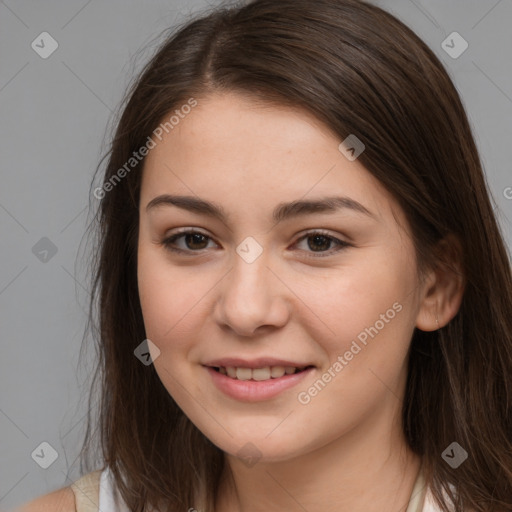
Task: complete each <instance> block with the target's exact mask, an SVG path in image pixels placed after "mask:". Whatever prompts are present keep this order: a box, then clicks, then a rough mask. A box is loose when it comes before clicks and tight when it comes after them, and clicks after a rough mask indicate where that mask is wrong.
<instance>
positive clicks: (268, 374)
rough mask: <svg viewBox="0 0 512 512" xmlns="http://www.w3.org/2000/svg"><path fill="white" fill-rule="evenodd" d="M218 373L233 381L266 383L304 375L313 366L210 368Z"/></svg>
mask: <svg viewBox="0 0 512 512" xmlns="http://www.w3.org/2000/svg"><path fill="white" fill-rule="evenodd" d="M209 368H212V369H213V370H214V371H216V372H217V373H220V374H222V375H225V376H226V377H229V378H231V379H233V380H252V381H265V380H272V379H280V378H281V377H284V376H285V375H294V374H296V373H302V372H304V371H306V370H309V369H310V368H313V365H308V366H302V367H296V366H264V367H262V368H247V367H243V366H210V367H209Z"/></svg>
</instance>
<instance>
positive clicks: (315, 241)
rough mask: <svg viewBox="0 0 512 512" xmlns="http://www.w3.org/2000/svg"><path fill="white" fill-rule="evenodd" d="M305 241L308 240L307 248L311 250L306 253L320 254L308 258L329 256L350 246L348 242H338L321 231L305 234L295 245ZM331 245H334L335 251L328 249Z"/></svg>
mask: <svg viewBox="0 0 512 512" xmlns="http://www.w3.org/2000/svg"><path fill="white" fill-rule="evenodd" d="M305 240H308V242H307V247H308V248H309V249H311V251H306V252H313V253H322V254H310V255H308V257H313V258H317V257H323V256H330V255H332V254H333V253H335V252H338V251H341V250H342V249H345V248H346V247H350V246H351V245H350V244H349V243H348V242H344V241H343V240H339V239H338V238H336V237H333V236H331V235H329V234H327V233H325V232H323V231H310V232H309V233H306V234H305V235H304V236H303V237H301V238H299V240H298V241H297V242H296V244H297V243H299V242H302V241H305ZM332 243H334V244H335V245H336V248H335V249H331V248H330V246H331V244H332ZM325 249H327V250H325ZM329 249H330V250H329Z"/></svg>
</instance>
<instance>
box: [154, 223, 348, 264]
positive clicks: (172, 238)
mask: <svg viewBox="0 0 512 512" xmlns="http://www.w3.org/2000/svg"><path fill="white" fill-rule="evenodd" d="M193 234H198V235H202V236H204V237H205V238H207V239H209V240H212V238H211V237H209V236H208V235H205V234H204V233H201V232H200V231H196V230H187V231H180V232H178V233H174V234H173V235H171V236H169V237H167V238H165V239H164V240H162V242H161V244H162V245H163V246H164V247H165V249H166V250H168V251H171V252H174V253H180V254H187V255H190V253H194V252H195V253H200V252H201V251H204V250H205V249H201V250H199V251H194V250H192V249H188V250H183V249H177V248H176V247H173V246H172V244H173V243H174V242H175V241H176V240H177V239H179V238H181V237H183V236H184V235H193ZM317 235H320V236H323V237H325V238H327V239H328V240H330V241H332V242H335V243H336V244H337V246H338V247H337V248H336V249H334V250H333V249H330V250H328V251H319V252H317V253H315V252H313V251H305V252H311V254H312V255H311V256H307V257H308V258H322V257H326V256H331V255H332V254H334V253H337V252H339V251H341V250H343V249H345V248H347V247H351V246H352V245H351V244H349V243H348V242H344V241H343V240H339V239H338V238H335V237H333V236H332V235H329V234H327V233H325V232H324V231H322V230H317V231H310V232H308V233H306V234H304V235H303V236H302V237H300V238H299V239H298V240H297V241H296V242H295V244H297V243H299V242H302V240H304V239H307V238H309V237H312V236H317Z"/></svg>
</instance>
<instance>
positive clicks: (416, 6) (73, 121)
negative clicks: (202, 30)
mask: <svg viewBox="0 0 512 512" xmlns="http://www.w3.org/2000/svg"><path fill="white" fill-rule="evenodd" d="M375 3H377V4H378V5H380V6H381V7H384V8H385V9H387V10H389V11H390V12H392V13H393V14H395V15H396V16H397V17H398V18H400V19H401V20H402V21H404V22H405V23H406V24H407V25H409V26H410V27H411V28H412V29H413V30H415V31H416V32H417V34H418V35H419V36H420V37H421V38H422V39H423V40H424V41H426V42H427V44H429V45H430V47H431V48H432V49H433V50H434V51H435V53H436V54H437V55H438V56H439V57H440V59H441V60H442V62H443V63H444V64H445V66H446V67H447V68H448V71H449V73H450V75H451V76H452V78H453V80H454V82H455V84H456V86H457V88H458V90H459V91H460V94H461V96H462V99H463V102H464V104H465V106H466V109H467V111H468V114H469V118H470V121H471V124H472V126H473V129H474V131H475V136H476V141H477V145H478V147H479V150H480V152H481V156H482V160H483V163H484V166H485V171H486V175H487V180H488V183H489V186H490V189H491V193H492V195H493V198H494V201H495V205H496V214H497V216H498V219H499V222H500V223H501V226H502V228H503V231H504V235H505V238H506V242H507V244H508V246H509V247H511V246H512V235H511V223H510V219H511V218H512V188H508V187H512V173H511V170H510V166H511V163H510V162H511V160H512V149H511V144H510V135H511V134H512V73H511V58H510V56H511V54H512V32H511V31H510V28H509V27H510V23H511V21H512V2H511V1H510V0H499V1H498V0H486V1H482V0H459V1H451V2H446V1H445V0H436V1H426V0H424V1H420V0H415V1H412V0H396V1H395V0H392V1H391V0H384V1H380V2H375ZM217 4H218V2H213V3H211V4H210V5H217ZM208 5H209V4H208V3H207V2H204V1H203V2H201V1H197V0H196V1H189V2H185V1H178V0H168V1H164V0H152V1H147V2H142V1H135V0H130V1H126V0H125V1H120V0H109V1H108V2H107V1H103V2H100V1H99V0H89V1H86V0H72V1H70V0H67V1H64V0H47V1H44V2H43V1H36V0H33V1H28V0H5V1H0V120H1V121H0V130H1V132H0V148H1V149H0V154H1V155H2V158H1V171H0V172H1V186H0V226H1V232H0V254H1V266H0V326H1V347H2V353H1V357H0V460H1V464H0V509H1V510H7V509H10V508H12V507H14V506H17V505H19V504H21V503H24V502H25V501H27V500H29V499H32V498H34V497H36V496H39V495H41V494H45V493H47V492H50V491H52V490H55V489H57V488H60V487H63V486H65V485H70V484H71V482H72V481H74V480H76V479H77V478H79V477H80V476H81V475H80V473H79V466H78V461H77V459H76V458H77V455H78V452H79V448H80V446H81V441H82V436H83V434H84V428H85V423H84V415H85V413H86V410H87V409H86V405H87V402H86V397H87V392H88V384H89V381H90V371H91V369H92V362H93V359H92V358H93V355H94V352H93V351H92V350H89V351H88V352H87V353H86V355H85V356H84V358H83V363H84V364H83V365H81V366H78V356H79V351H80V345H81V341H82V335H83V331H84V327H85V321H86V313H87V305H88V302H87V301H88V298H89V292H88V290H87V286H88V285H87V283H88V282H89V281H88V279H87V267H86V262H87V260H88V246H87V245H86V239H85V238H84V235H85V228H86V226H87V224H88V222H90V220H91V212H89V200H91V204H92V205H94V206H95V198H94V197H92V196H91V198H90V197H89V187H90V183H91V179H92V176H93V172H94V170H95V168H96V166H97V164H98V162H99V159H100V157H101V156H102V154H103V152H104V149H105V147H106V145H105V137H106V136H108V133H110V132H109V130H110V128H111V126H110V125H111V122H112V118H113V112H114V111H115V109H116V107H117V105H118V103H119V102H120V101H121V99H122V97H123V93H124V91H125V88H126V86H127V84H128V83H129V81H130V80H131V79H132V77H133V75H134V72H136V71H137V70H138V69H140V68H141V66H142V65H143V64H144V62H145V61H146V60H147V58H148V57H149V55H150V54H151V53H152V52H153V50H154V48H155V44H156V42H158V40H156V41H155V37H156V36H158V35H159V34H161V32H162V31H163V30H164V29H166V28H167V27H172V26H173V25H175V24H176V23H181V22H182V21H184V20H185V19H187V18H188V17H189V16H190V15H191V14H193V13H195V12H197V11H198V10H202V9H203V8H205V7H208ZM453 31H457V32H459V33H460V34H461V35H462V37H463V38H464V39H465V40H466V41H467V42H468V43H469V47H468V49H467V50H466V51H465V52H464V53H463V54H462V55H461V56H460V57H458V58H456V59H454V58H452V57H451V56H449V55H448V54H447V53H446V52H445V50H444V49H443V48H442V46H441V44H442V42H443V41H444V40H445V39H446V38H447V36H448V35H449V34H451V33H452V32H453ZM42 32H48V33H50V34H51V36H52V37H53V38H54V39H55V40H56V41H57V42H58V48H57V50H56V51H55V52H54V53H53V54H52V55H50V56H49V57H48V58H46V59H43V58H41V57H40V56H39V55H38V54H37V53H36V51H34V50H33V49H32V47H31V43H32V41H34V40H36V42H38V41H40V39H39V38H38V36H39V34H41V33H42ZM36 38H37V39H36ZM39 44H40V45H41V43H40V42H39ZM450 44H451V43H450ZM454 44H455V43H454ZM457 44H458V43H456V45H455V46H456V48H457ZM45 48H46V50H47V49H48V48H49V44H48V41H46V44H45ZM41 51H42V50H41ZM45 237H46V238H47V239H49V240H50V241H51V244H53V245H54V246H55V248H56V249H57V252H56V253H55V254H52V251H51V247H52V245H51V244H50V243H49V242H48V241H47V240H43V241H40V240H41V239H42V238H45ZM36 244H37V245H36ZM34 246H35V247H36V248H35V249H33V247H34ZM49 247H50V252H48V253H47V254H45V253H44V252H43V250H44V249H45V248H46V249H48V248H49ZM45 260H46V261H45ZM42 442H47V443H49V444H50V445H51V446H52V447H53V448H54V449H55V450H56V451H57V453H58V458H57V459H56V460H55V462H54V463H53V464H52V465H51V466H49V467H48V469H43V468H42V467H40V466H39V465H38V464H36V462H35V460H34V459H33V458H32V456H31V454H32V453H33V452H34V450H35V449H36V448H38V447H39V445H40V444H41V443H42ZM43 450H45V448H44V447H43ZM38 453H40V449H39V450H38ZM44 453H45V457H46V456H47V455H46V454H48V453H49V452H48V450H47V449H46V451H44Z"/></svg>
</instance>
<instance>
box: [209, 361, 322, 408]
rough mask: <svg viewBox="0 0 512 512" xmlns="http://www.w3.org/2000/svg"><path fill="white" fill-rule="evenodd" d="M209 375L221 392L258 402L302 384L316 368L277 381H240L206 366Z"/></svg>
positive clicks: (237, 398) (247, 400) (285, 376)
mask: <svg viewBox="0 0 512 512" xmlns="http://www.w3.org/2000/svg"><path fill="white" fill-rule="evenodd" d="M205 368H206V369H207V370H208V373H209V374H210V375H211V377H212V379H213V383H214V384H215V385H216V386H217V388H218V389H220V391H222V392H223V393H225V394H226V395H228V396H230V397H231V398H235V399H236V400H243V401H246V402H258V401H260V400H268V399H269V398H273V397H275V396H277V395H278V394H279V393H281V392H282V391H285V390H286V389H290V388H292V387H293V386H295V385H297V384H298V383H299V382H301V381H302V380H303V379H304V378H305V377H306V376H307V375H309V374H310V373H311V372H312V371H313V370H314V367H311V368H307V369H306V370H304V371H302V372H299V373H294V374H292V375H283V376H282V377H278V378H277V379H268V380H260V381H258V380H238V379H232V378H231V377H228V376H227V375H223V374H222V373H220V372H217V371H216V370H214V369H213V368H210V367H208V366H205Z"/></svg>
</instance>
